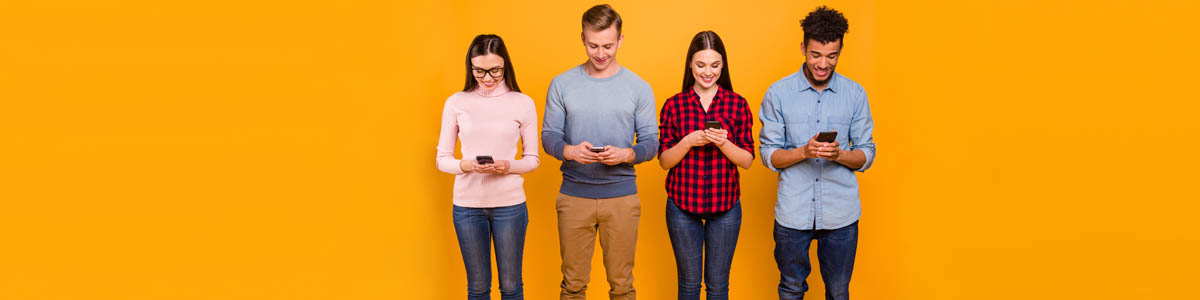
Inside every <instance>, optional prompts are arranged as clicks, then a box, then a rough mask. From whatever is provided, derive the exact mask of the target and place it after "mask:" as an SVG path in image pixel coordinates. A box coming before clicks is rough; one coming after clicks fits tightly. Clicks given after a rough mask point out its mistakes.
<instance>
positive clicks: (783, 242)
mask: <svg viewBox="0 0 1200 300" xmlns="http://www.w3.org/2000/svg"><path fill="white" fill-rule="evenodd" d="M801 24H802V26H803V27H804V44H803V45H804V47H803V48H802V49H803V52H804V55H805V58H806V59H805V63H804V65H803V66H802V67H801V70H800V71H799V72H796V73H795V74H792V75H789V76H787V77H784V78H783V79H781V80H779V81H777V82H775V83H774V84H772V85H771V87H770V88H768V89H767V92H766V96H765V97H764V98H763V102H762V108H761V110H760V111H759V114H758V116H759V119H760V120H762V123H763V128H762V132H761V134H760V137H759V138H760V139H761V142H762V149H761V151H760V152H761V153H762V157H763V160H762V161H763V164H764V165H766V166H767V168H770V169H771V170H772V171H776V172H779V191H778V195H777V197H778V199H777V200H776V201H775V232H774V236H775V262H776V263H777V264H778V265H779V272H780V279H779V299H803V298H804V292H805V291H807V290H808V283H807V282H805V278H807V277H808V274H809V273H811V271H812V265H811V263H810V262H809V258H808V252H809V251H808V249H809V245H811V243H812V240H814V239H815V240H817V243H818V244H819V245H818V249H817V258H818V259H819V262H820V266H821V276H822V277H823V278H824V280H825V298H826V299H849V298H850V294H849V287H850V274H851V273H852V271H853V270H854V255H855V251H856V248H857V246H858V218H859V216H860V215H861V213H862V208H861V206H860V203H859V198H858V180H857V178H856V177H855V175H854V171H859V172H862V171H866V170H867V168H870V167H871V163H872V162H873V161H874V160H875V143H874V142H873V141H872V138H871V132H872V131H873V130H874V122H873V121H872V120H871V109H870V107H869V106H868V104H867V94H866V92H865V91H864V90H863V88H862V86H861V85H859V84H858V83H855V82H854V81H852V80H850V79H849V78H846V77H845V76H842V75H841V74H838V73H836V72H834V67H836V66H837V60H838V57H839V54H841V50H842V37H843V36H844V35H845V33H846V29H847V28H848V27H849V23H848V22H847V21H846V18H845V17H844V16H842V14H841V13H840V12H838V11H836V10H833V9H830V8H828V7H824V6H822V7H819V8H817V9H816V10H814V11H813V12H811V13H809V14H808V16H807V17H805V18H804V20H803V21H801ZM822 131H836V132H837V137H836V139H835V140H834V142H831V143H823V142H818V141H816V137H817V134H818V133H819V132H822Z"/></svg>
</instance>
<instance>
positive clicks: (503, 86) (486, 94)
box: [472, 80, 508, 98]
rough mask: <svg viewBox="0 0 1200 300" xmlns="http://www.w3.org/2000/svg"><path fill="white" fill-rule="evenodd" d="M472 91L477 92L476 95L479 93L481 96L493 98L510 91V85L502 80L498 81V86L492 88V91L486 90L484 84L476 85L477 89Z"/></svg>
mask: <svg viewBox="0 0 1200 300" xmlns="http://www.w3.org/2000/svg"><path fill="white" fill-rule="evenodd" d="M472 92H473V93H475V94H476V95H479V96H480V97H484V98H491V97H496V96H500V95H504V94H505V93H508V85H506V84H505V83H504V80H500V81H499V82H497V83H496V88H494V89H492V90H491V91H484V90H483V86H482V85H481V86H476V87H475V90H474V91H472Z"/></svg>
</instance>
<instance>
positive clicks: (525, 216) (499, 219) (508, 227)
mask: <svg viewBox="0 0 1200 300" xmlns="http://www.w3.org/2000/svg"><path fill="white" fill-rule="evenodd" d="M528 224H529V211H528V210H527V209H526V208H525V203H521V204H517V205H513V206H506V207H490V208H471V207H461V206H457V205H456V206H454V232H456V233H458V247H459V249H461V250H462V256H463V264H464V265H466V267H467V299H471V300H476V299H490V298H491V288H492V253H491V246H492V241H493V240H495V244H496V267H497V268H498V269H500V270H499V271H500V298H501V299H505V300H508V299H524V298H525V292H524V288H523V286H524V284H523V283H522V282H521V256H522V254H523V252H524V251H525V227H526V225H528Z"/></svg>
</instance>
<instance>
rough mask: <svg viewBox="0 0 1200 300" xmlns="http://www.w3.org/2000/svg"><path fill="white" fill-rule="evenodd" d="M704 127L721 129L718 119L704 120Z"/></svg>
mask: <svg viewBox="0 0 1200 300" xmlns="http://www.w3.org/2000/svg"><path fill="white" fill-rule="evenodd" d="M704 129H721V122H720V121H708V122H704Z"/></svg>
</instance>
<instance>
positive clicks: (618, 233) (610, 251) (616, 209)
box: [555, 193, 642, 300]
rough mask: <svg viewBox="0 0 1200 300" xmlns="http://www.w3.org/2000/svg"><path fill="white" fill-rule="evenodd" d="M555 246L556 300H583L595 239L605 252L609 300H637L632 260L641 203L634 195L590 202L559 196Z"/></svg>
mask: <svg viewBox="0 0 1200 300" xmlns="http://www.w3.org/2000/svg"><path fill="white" fill-rule="evenodd" d="M555 206H556V207H557V208H558V245H559V253H561V254H562V273H563V281H562V294H561V295H560V297H559V299H562V300H574V299H581V300H582V299H586V298H587V297H586V292H587V284H588V281H590V280H591V279H590V275H591V271H592V253H593V252H595V242H596V236H597V235H599V237H600V248H601V249H602V250H603V251H604V271H605V272H606V273H607V274H608V285H609V286H611V287H612V288H611V289H609V291H608V297H609V299H629V300H632V299H637V292H636V291H634V289H633V256H634V250H635V249H634V246H636V245H637V229H638V218H639V217H640V216H641V215H642V203H641V202H640V201H639V200H638V197H637V194H633V195H629V196H624V197H616V198H605V199H591V198H579V197H572V196H567V195H564V194H561V193H560V194H558V199H557V200H556V204H555Z"/></svg>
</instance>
